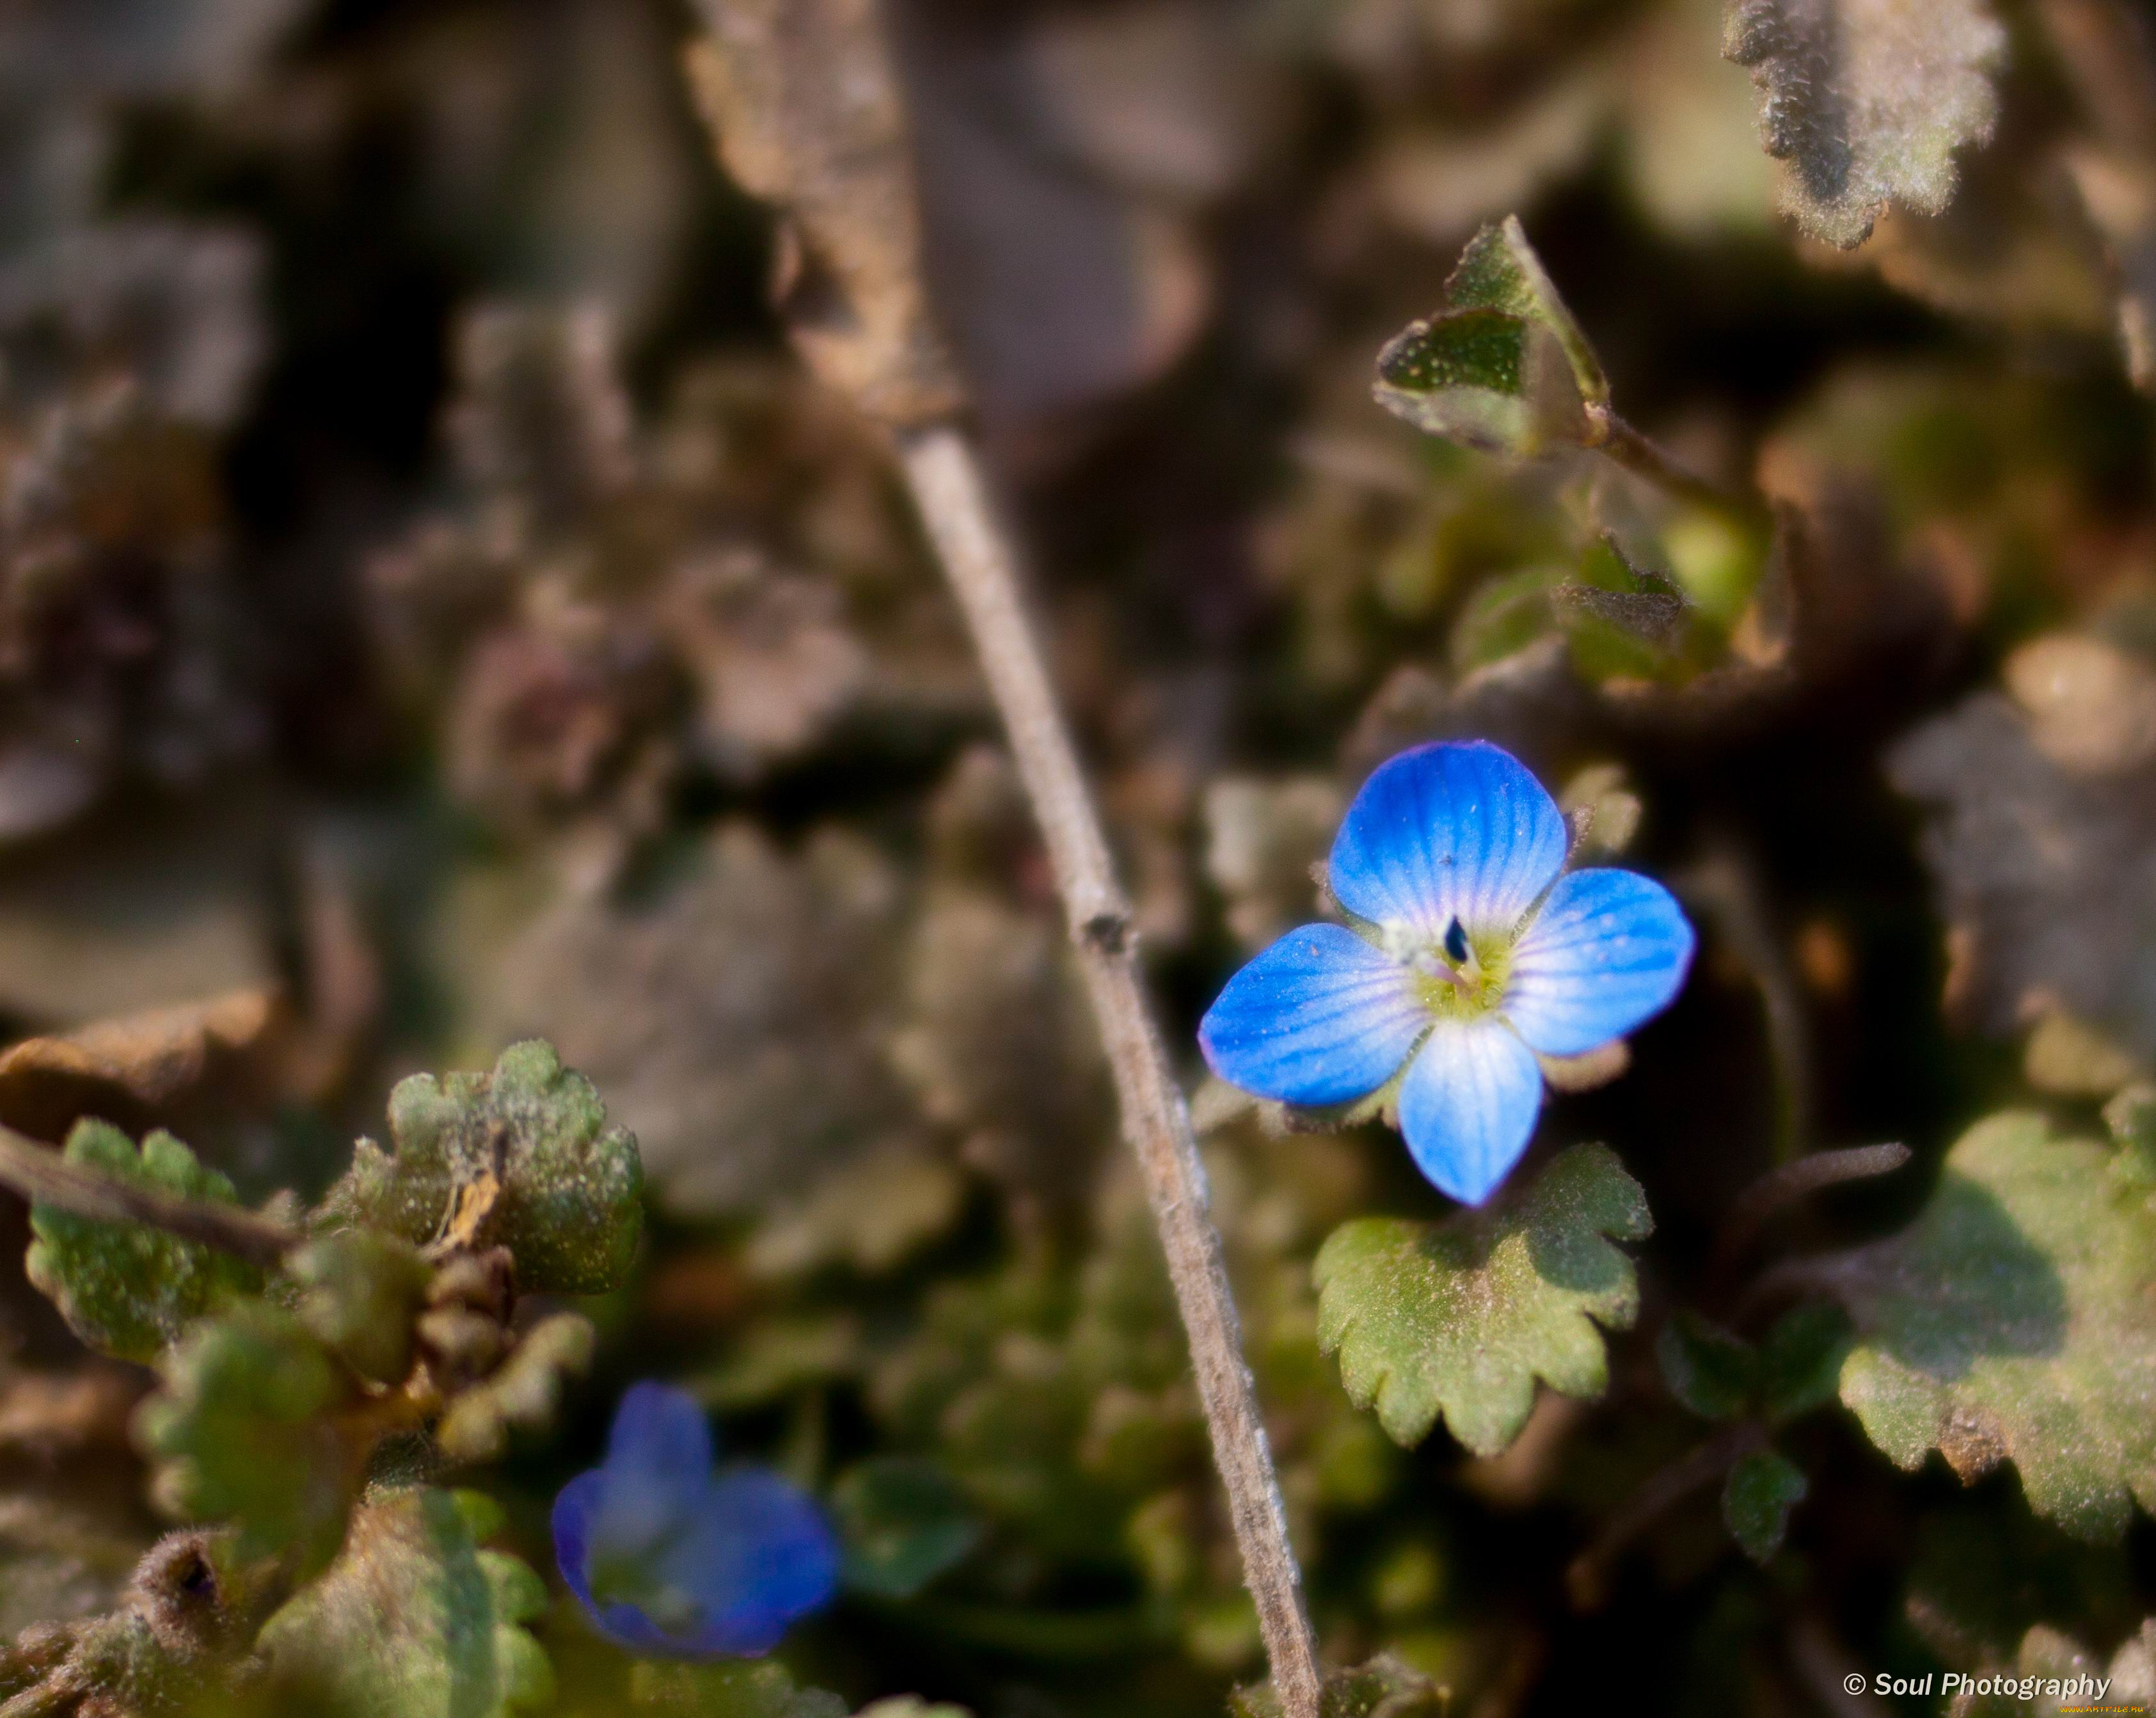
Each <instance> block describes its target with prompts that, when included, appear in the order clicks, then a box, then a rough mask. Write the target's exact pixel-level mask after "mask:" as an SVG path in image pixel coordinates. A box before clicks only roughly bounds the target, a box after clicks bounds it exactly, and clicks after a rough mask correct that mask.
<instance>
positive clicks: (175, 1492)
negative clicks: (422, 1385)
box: [135, 1302, 357, 1565]
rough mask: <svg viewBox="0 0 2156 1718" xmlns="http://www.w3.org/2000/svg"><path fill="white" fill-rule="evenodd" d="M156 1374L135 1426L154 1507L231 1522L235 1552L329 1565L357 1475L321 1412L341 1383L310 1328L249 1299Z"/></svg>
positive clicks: (173, 1353)
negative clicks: (156, 1383) (295, 1556)
mask: <svg viewBox="0 0 2156 1718" xmlns="http://www.w3.org/2000/svg"><path fill="white" fill-rule="evenodd" d="M160 1371H162V1374H163V1376H164V1388H163V1390H162V1391H160V1392H159V1393H158V1394H157V1395H156V1396H153V1397H151V1398H150V1399H149V1400H148V1401H147V1402H144V1403H143V1404H142V1406H141V1408H140V1409H139V1410H138V1411H137V1412H136V1420H135V1432H136V1439H137V1441H138V1442H139V1443H141V1446H142V1448H143V1449H144V1450H145V1452H146V1453H148V1454H149V1455H150V1456H151V1458H153V1459H154V1460H155V1461H156V1462H157V1473H156V1476H155V1481H154V1484H155V1489H156V1491H157V1499H158V1501H159V1502H160V1503H161V1504H162V1505H164V1507H165V1508H167V1509H168V1510H171V1511H172V1513H174V1514H175V1515H182V1516H186V1517H190V1518H193V1519H196V1520H226V1521H229V1522H230V1523H231V1524H232V1525H233V1526H234V1528H235V1529H236V1530H237V1531H238V1534H239V1545H240V1547H241V1550H242V1551H243V1553H245V1554H251V1555H269V1554H273V1553H275V1552H280V1551H285V1550H287V1549H297V1550H298V1551H299V1552H300V1558H301V1561H303V1562H304V1563H306V1564H309V1565H313V1564H316V1563H319V1562H320V1561H323V1560H325V1559H326V1558H327V1557H328V1556H330V1554H331V1552H332V1551H334V1550H335V1549H336V1545H337V1542H338V1541H339V1539H340V1538H341V1536H342V1535H343V1530H344V1520H345V1514H346V1510H347V1509H348V1508H349V1507H350V1505H351V1501H352V1489H353V1486H354V1482H355V1480H356V1479H357V1475H356V1474H354V1473H353V1471H352V1468H353V1461H352V1453H351V1452H350V1451H348V1450H347V1449H346V1446H345V1444H344V1443H343V1441H342V1439H341V1438H340V1436H339V1434H338V1433H337V1431H336V1428H335V1427H333V1426H332V1425H331V1423H330V1422H329V1421H328V1419H327V1418H326V1416H327V1415H328V1414H329V1413H330V1412H331V1411H332V1410H333V1409H335V1408H336V1407H338V1406H339V1405H340V1404H341V1402H343V1401H344V1400H345V1397H346V1385H345V1383H344V1382H343V1381H342V1380H341V1378H340V1377H339V1376H338V1374H337V1371H336V1366H334V1364H333V1363H332V1361H331V1357H330V1355H329V1354H328V1352H327V1350H325V1349H324V1348H323V1346H322V1345H321V1342H320V1341H319V1340H316V1337H315V1336H314V1335H313V1333H312V1332H311V1331H310V1330H307V1328H306V1327H305V1325H302V1324H301V1323H300V1320H299V1319H297V1318H295V1317H294V1316H293V1315H292V1314H290V1313H288V1312H285V1311H283V1310H281V1309H279V1308H276V1307H273V1306H269V1305H267V1304H263V1303H260V1302H255V1303H251V1304H244V1305H242V1306H240V1307H238V1308H236V1309H234V1311H232V1312H231V1313H230V1314H227V1315H225V1316H224V1317H222V1318H219V1319H215V1320H213V1321H212V1322H209V1323H207V1324H202V1325H197V1326H196V1327H195V1328H194V1330H192V1331H191V1332H189V1333H188V1335H187V1336H186V1337H184V1338H183V1339H182V1340H180V1341H179V1342H178V1343H177V1344H175V1345H173V1347H172V1349H171V1350H170V1351H169V1352H168V1353H167V1355H166V1356H165V1358H164V1361H163V1362H162V1366H161V1367H160Z"/></svg>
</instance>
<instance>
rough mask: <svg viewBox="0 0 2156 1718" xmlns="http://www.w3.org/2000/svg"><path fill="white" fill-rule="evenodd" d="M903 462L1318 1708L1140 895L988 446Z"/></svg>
mask: <svg viewBox="0 0 2156 1718" xmlns="http://www.w3.org/2000/svg"><path fill="white" fill-rule="evenodd" d="M899 448H900V455H901V463H902V464H903V465H904V466H905V470H906V481H907V482H908V484H909V485H910V486H911V489H912V492H913V496H914V500H915V502H916V505H917V506H918V507H919V508H920V510H921V517H922V519H923V520H924V521H925V522H927V527H928V533H929V536H930V537H931V538H932V539H933V541H934V543H935V545H936V548H937V553H938V554H939V555H940V556H941V557H942V562H943V566H944V570H945V572H946V573H947V575H948V576H949V579H950V581H951V588H952V591H953V592H954V593H955V594H957V599H958V605H959V607H960V608H961V609H962V610H963V611H964V613H965V617H966V623H967V625H968V628H969V629H970V630H971V631H972V633H973V643H974V646H975V648H976V650H977V651H978V654H979V656H980V659H981V666H982V669H983V672H984V673H985V674H986V675H987V676H988V686H989V689H990V691H991V692H993V695H994V697H995V701H996V704H997V707H998V709H999V710H1000V711H1001V712H1002V714H1003V718H1004V727H1005V728H1006V729H1007V731H1008V732H1009V736H1010V743H1011V750H1012V753H1013V754H1014V758H1015V759H1016V761H1017V765H1018V772H1019V778H1020V779H1021V780H1022V781H1023V782H1024V784H1025V790H1026V793H1027V795H1028V796H1029V799H1030V800H1032V803H1033V807H1034V813H1035V815H1037V816H1038V818H1039V822H1040V827H1041V831H1042V834H1043V835H1044V836H1045V838H1046V841H1047V844H1048V851H1049V858H1050V862H1051V863H1052V865H1053V866H1054V867H1055V879H1056V886H1057V887H1058V888H1059V889H1060V892H1061V893H1062V897H1063V902H1064V906H1065V910H1066V911H1067V913H1069V915H1070V927H1071V932H1072V934H1073V937H1074V938H1075V941H1076V944H1077V947H1078V959H1079V964H1080V966H1081V969H1082V970H1083V972H1084V975H1085V980H1086V992H1087V994H1088V995H1089V996H1090V997H1091V1001H1092V1005H1093V1013H1094V1016H1095V1018H1096V1020H1097V1021H1099V1024H1100V1028H1101V1039H1102V1042H1103V1044H1104V1046H1105V1047H1106V1051H1107V1055H1108V1062H1109V1066H1110V1068H1111V1071H1112V1072H1113V1074H1114V1077H1115V1084H1116V1098H1117V1101H1118V1103H1119V1106H1120V1108H1121V1110H1122V1122H1123V1133H1124V1136H1125V1137H1126V1138H1127V1139H1128V1140H1129V1142H1130V1144H1131V1148H1132V1150H1133V1151H1135V1152H1136V1153H1137V1159H1138V1164H1139V1167H1140V1169H1141V1170H1142V1172H1143V1175H1144V1177H1145V1184H1146V1195H1147V1198H1148V1199H1149V1200H1150V1201H1151V1202H1152V1213H1153V1220H1154V1222H1155V1223H1156V1225H1157V1226H1158V1228H1159V1231H1160V1237H1161V1244H1162V1246H1163V1249H1164V1250H1165V1251H1166V1252H1167V1255H1168V1276H1169V1278H1170V1280H1171V1282H1172V1283H1173V1285H1174V1289H1175V1299H1176V1304H1177V1305H1178V1308H1179V1309H1180V1310H1181V1312H1182V1314H1183V1329H1184V1330H1185V1331H1186V1332H1187V1333H1188V1336H1189V1340H1190V1354H1191V1360H1192V1362H1193V1366H1194V1369H1195V1371H1196V1373H1197V1377H1198V1391H1199V1398H1200V1400H1201V1401H1202V1402H1204V1408H1205V1422H1206V1427H1207V1429H1208V1431H1209V1433H1210V1434H1211V1437H1212V1442H1213V1458H1214V1462H1215V1463H1216V1464H1217V1465H1218V1466H1219V1470H1220V1478H1221V1481H1222V1483H1223V1484H1224V1485H1225V1487H1226V1489H1227V1493H1228V1505H1229V1515H1230V1517H1231V1519H1232V1520H1233V1521H1234V1523H1235V1541H1236V1544H1237V1546H1238V1547H1239V1548H1240V1551H1241V1552H1242V1556H1243V1572H1244V1578H1245V1581H1246V1582H1248V1584H1249V1587H1250V1596H1251V1597H1252V1599H1253V1600H1255V1602H1256V1605H1257V1612H1258V1625H1259V1628H1260V1630H1261V1631H1262V1632H1263V1633H1264V1637H1265V1654H1266V1657H1267V1658H1268V1659H1269V1660H1270V1664H1271V1668H1272V1681H1273V1689H1274V1691H1275V1693H1276V1695H1278V1696H1279V1699H1280V1703H1281V1711H1282V1712H1283V1713H1284V1714H1286V1718H1316V1715H1317V1710H1318V1698H1319V1692H1320V1687H1321V1683H1320V1679H1319V1674H1318V1668H1317V1643H1316V1640H1315V1638H1313V1636H1312V1632H1311V1627H1310V1618H1309V1615H1308V1613H1307V1612H1306V1610H1305V1608H1304V1606H1303V1597H1302V1577H1301V1571H1300V1569H1299V1568H1298V1567H1297V1566H1296V1560H1295V1552H1294V1549H1293V1547H1292V1546H1291V1544H1290V1543H1289V1541H1288V1532H1287V1514H1286V1509H1285V1507H1284V1506H1283V1505H1282V1503H1281V1491H1280V1482H1279V1479H1278V1478H1277V1476H1276V1474H1275V1473H1274V1470H1273V1459H1272V1452H1271V1449H1270V1446H1269V1445H1268V1443H1266V1440H1265V1422H1264V1420H1263V1419H1262V1418H1261V1417H1260V1414H1259V1412H1258V1402H1257V1393H1256V1391H1255V1388H1254V1387H1253V1385H1252V1382H1251V1379H1250V1368H1249V1367H1248V1366H1246V1365H1245V1363H1244V1360H1243V1350H1242V1339H1241V1332H1240V1327H1239V1325H1238V1321H1237V1319H1236V1315H1235V1299H1234V1297H1233V1295H1232V1294H1230V1292H1229V1286H1228V1273H1227V1269H1226V1267H1225V1265H1224V1263H1223V1261H1222V1258H1221V1249H1220V1236H1219V1231H1218V1230H1217V1229H1215V1228H1214V1225H1213V1220H1212V1216H1211V1214H1210V1212H1209V1210H1208V1208H1207V1196H1206V1187H1205V1171H1204V1165H1203V1164H1202V1163H1201V1162H1200V1161H1199V1156H1198V1144H1197V1141H1196V1139H1195V1138H1194V1136H1193V1134H1192V1131H1191V1126H1190V1114H1189V1111H1188V1108H1187V1106H1186V1105H1185V1104H1184V1102H1183V1092H1182V1088H1180V1087H1179V1086H1178V1084H1177V1083H1176V1079H1175V1074H1174V1070H1173V1067H1171V1066H1170V1064H1169V1062H1168V1054H1167V1052H1166V1049H1165V1047H1163V1044H1162V1042H1161V1039H1160V1035H1159V1033H1158V1031H1157V1030H1156V1029H1155V1027H1154V1026H1153V1022H1152V1011H1151V1010H1150V1008H1149V1007H1148V1006H1147V1000H1146V995H1145V986H1144V981H1143V978H1142V975H1141V973H1140V970H1139V967H1138V960H1137V948H1136V945H1135V943H1134V941H1133V939H1132V934H1131V914H1130V906H1129V903H1127V900H1126V899H1125V898H1124V896H1123V892H1122V887H1121V885H1120V884H1119V883H1118V882H1116V874H1115V869H1114V867H1113V865H1112V863H1111V861H1110V859H1109V856H1108V845H1107V840H1106V836H1104V835H1103V834H1102V832H1101V821H1100V818H1099V816H1098V815H1097V814H1096V811H1095V810H1094V808H1093V802H1092V798H1091V795H1090V794H1089V793H1088V792H1087V790H1086V780H1085V777H1084V774H1082V773H1081V770H1080V769H1079V765H1078V759H1077V754H1076V753H1075V751H1074V750H1073V749H1072V747H1071V743H1070V734H1069V733H1068V732H1067V730H1066V729H1065V726H1064V723H1063V718H1062V715H1061V713H1060V709H1059V707H1058V706H1057V703H1056V699H1055V691H1054V689H1053V687H1051V686H1050V682H1049V678H1048V671H1047V667H1046V665H1045V662H1044V661H1043V659H1042V655H1041V651H1040V647H1039V643H1038V641H1037V640H1036V639H1035V637H1034V631H1033V628H1032V626H1031V625H1030V624H1029V621H1028V620H1027V617H1026V614H1025V610H1024V604H1023V602H1022V600H1021V598H1020V595H1019V568H1018V560H1017V556H1016V554H1015V553H1014V549H1013V547H1012V540H1011V538H1010V536H1009V533H1008V532H1006V531H1005V530H1004V527H1003V526H1002V524H1001V522H1000V521H999V519H998V516H997V514H996V512H995V509H994V507H993V504H992V502H991V501H990V498H989V494H988V486H987V483H986V481H984V479H983V474H982V471H981V466H980V461H979V459H978V455H976V453H975V451H974V449H973V445H972V443H971V442H970V441H969V440H968V438H967V436H966V435H965V433H964V432H963V431H962V430H961V429H958V428H957V427H956V426H955V425H953V424H950V423H934V424H928V425H927V426H925V427H921V428H916V429H909V430H906V431H905V432H903V433H902V434H901V436H900V438H899Z"/></svg>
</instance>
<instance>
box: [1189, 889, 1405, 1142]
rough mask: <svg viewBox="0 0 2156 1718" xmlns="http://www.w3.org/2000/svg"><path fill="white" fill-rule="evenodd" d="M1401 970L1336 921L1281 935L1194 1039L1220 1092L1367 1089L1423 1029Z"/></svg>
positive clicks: (1322, 1098) (1301, 1095)
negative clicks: (1225, 1088)
mask: <svg viewBox="0 0 2156 1718" xmlns="http://www.w3.org/2000/svg"><path fill="white" fill-rule="evenodd" d="M1429 1026H1430V1011H1429V1009H1428V1008H1427V1007H1425V1006H1424V1004H1423V1002H1422V1001H1421V1000H1420V998H1419V996H1418V995H1417V994H1416V992H1415V989H1414V982H1413V980H1412V979H1411V977H1410V975H1409V972H1408V970H1407V969H1406V968H1405V967H1404V966H1403V965H1401V964H1400V963H1399V961H1397V960H1395V959H1393V957H1392V956H1391V955H1389V954H1385V953H1384V952H1383V951H1382V950H1381V949H1373V948H1372V947H1371V946H1370V944H1368V943H1366V942H1364V941H1363V939H1362V938H1360V937H1358V936H1357V935H1356V934H1355V933H1354V932H1353V931H1351V930H1348V929H1347V928H1345V927H1343V926H1341V925H1337V924H1306V925H1304V926H1303V927H1302V928H1301V929H1299V930H1292V931H1290V932H1289V933H1288V934H1286V936H1284V937H1282V938H1281V939H1280V940H1279V941H1278V942H1277V943H1275V944H1273V945H1272V946H1271V947H1270V948H1269V949H1266V950H1265V952H1264V953H1262V954H1260V955H1259V956H1258V957H1257V958H1256V959H1254V960H1252V961H1251V962H1250V964H1249V965H1247V966H1245V968H1244V969H1243V970H1241V971H1240V972H1239V973H1237V974H1236V975H1235V977H1233V978H1232V979H1230V980H1228V988H1227V989H1226V990H1223V991H1221V993H1220V995H1219V999H1218V1000H1216V1001H1215V1002H1214V1004H1213V1006H1212V1007H1210V1008H1209V1009H1208V1010H1207V1011H1205V1018H1204V1020H1203V1021H1199V1026H1198V1042H1199V1046H1200V1047H1201V1048H1203V1049H1204V1052H1205V1060H1206V1061H1207V1062H1208V1063H1209V1064H1210V1065H1211V1067H1212V1069H1213V1072H1215V1073H1217V1074H1218V1075H1219V1076H1220V1078H1222V1079H1224V1080H1225V1081H1227V1082H1228V1083H1229V1084H1230V1085H1235V1086H1240V1087H1241V1088H1243V1089H1244V1090H1245V1091H1246V1092H1255V1093H1257V1094H1258V1095H1259V1096H1260V1098H1278V1099H1280V1100H1281V1102H1283V1103H1346V1102H1347V1100H1348V1099H1349V1098H1360V1097H1362V1096H1363V1094H1364V1093H1368V1092H1374V1091H1376V1090H1377V1088H1378V1087H1380V1086H1382V1085H1383V1084H1384V1083H1385V1082H1386V1081H1387V1080H1389V1079H1390V1078H1392V1077H1393V1073H1394V1070H1395V1069H1397V1068H1398V1067H1399V1065H1400V1064H1401V1063H1402V1062H1404V1061H1406V1060H1407V1054H1408V1052H1409V1050H1411V1049H1412V1048H1414V1041H1415V1039H1416V1038H1417V1037H1419V1036H1420V1035H1421V1034H1422V1033H1423V1032H1424V1031H1426V1030H1427V1029H1428V1027H1429Z"/></svg>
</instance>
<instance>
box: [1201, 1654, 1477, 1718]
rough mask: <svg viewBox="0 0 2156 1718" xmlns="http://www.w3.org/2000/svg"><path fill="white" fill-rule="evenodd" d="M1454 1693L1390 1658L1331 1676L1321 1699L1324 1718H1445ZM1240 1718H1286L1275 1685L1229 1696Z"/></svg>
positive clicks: (1329, 1673) (1319, 1707)
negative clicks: (1281, 1714)
mask: <svg viewBox="0 0 2156 1718" xmlns="http://www.w3.org/2000/svg"><path fill="white" fill-rule="evenodd" d="M1451 1704H1452V1696H1451V1694H1450V1690H1445V1689H1440V1687H1439V1686H1438V1685H1436V1684H1435V1683H1434V1682H1432V1681H1431V1680H1430V1679H1429V1678H1428V1677H1427V1676H1425V1675H1424V1674H1422V1673H1421V1672H1420V1671H1419V1670H1415V1669H1410V1668H1409V1666H1407V1665H1405V1664H1402V1663H1401V1662H1400V1661H1399V1659H1395V1658H1394V1657H1393V1656H1392V1655H1391V1654H1379V1655H1378V1657H1376V1658H1374V1659H1371V1660H1369V1661H1368V1663H1367V1664H1357V1665H1354V1666H1353V1667H1351V1668H1350V1669H1345V1670H1332V1671H1327V1673H1326V1677H1325V1685H1324V1687H1323V1688H1322V1690H1320V1692H1319V1695H1318V1705H1317V1710H1318V1715H1319V1718H1444V1714H1445V1712H1446V1711H1447V1710H1449V1709H1450V1706H1451ZM1228 1710H1229V1712H1230V1713H1232V1714H1233V1715H1234V1718H1280V1711H1281V1704H1280V1696H1279V1695H1277V1694H1276V1693H1275V1692H1274V1691H1273V1686H1272V1685H1271V1684H1270V1683H1269V1682H1265V1683H1260V1684H1258V1685H1256V1686H1255V1687H1252V1688H1239V1689H1237V1690H1235V1693H1234V1694H1233V1695H1229V1700H1228Z"/></svg>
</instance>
